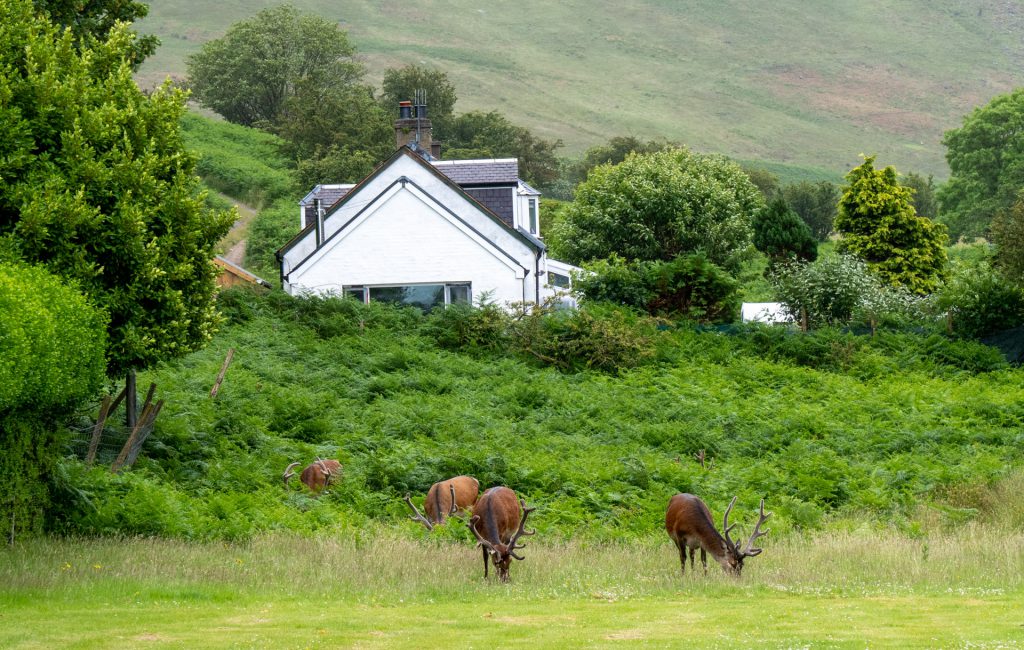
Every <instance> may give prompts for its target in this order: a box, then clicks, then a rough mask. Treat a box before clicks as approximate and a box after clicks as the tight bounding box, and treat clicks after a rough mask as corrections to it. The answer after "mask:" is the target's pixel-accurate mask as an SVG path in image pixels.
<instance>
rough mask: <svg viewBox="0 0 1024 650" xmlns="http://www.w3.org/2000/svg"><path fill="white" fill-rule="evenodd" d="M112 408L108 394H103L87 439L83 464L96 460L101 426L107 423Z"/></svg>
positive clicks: (101, 432) (101, 433)
mask: <svg viewBox="0 0 1024 650" xmlns="http://www.w3.org/2000/svg"><path fill="white" fill-rule="evenodd" d="M112 410H113V409H111V408H110V395H104V396H103V403H102V404H100V415H99V417H98V418H96V426H95V427H93V429H92V440H90V441H89V453H88V454H86V456H85V464H86V465H92V463H93V461H94V460H96V450H97V449H98V448H99V446H100V437H101V436H103V427H104V425H106V423H107V415H108V414H109V413H110V411H112Z"/></svg>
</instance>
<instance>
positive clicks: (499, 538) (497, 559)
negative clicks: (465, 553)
mask: <svg viewBox="0 0 1024 650" xmlns="http://www.w3.org/2000/svg"><path fill="white" fill-rule="evenodd" d="M520 506H522V509H523V516H522V518H521V519H520V517H519V508H520ZM534 510H536V508H527V507H526V501H523V500H520V499H518V498H517V497H516V493H515V492H513V491H512V490H510V489H508V488H507V487H492V488H490V489H489V490H487V491H486V492H484V493H483V496H481V497H480V500H479V501H477V502H476V505H475V506H473V517H472V518H471V519H470V520H469V529H470V530H471V531H473V534H474V535H475V536H476V539H477V543H476V545H477V546H479V547H482V548H483V554H484V577H485V578H486V577H487V559H488V557H490V560H491V562H493V563H494V570H495V571H497V573H498V579H499V580H501V581H502V582H508V567H509V565H510V564H511V563H512V558H515V559H517V560H522V559H523V558H521V557H520V556H518V555H516V551H517V550H518V549H521V548H525V546H526V545H525V544H517V543H516V542H518V541H519V538H520V537H521V536H523V535H533V534H534V533H536V532H537V531H535V530H531V531H527V530H526V529H525V528H524V527H525V526H526V518H527V517H528V516H529V515H530V513H531V512H533V511H534Z"/></svg>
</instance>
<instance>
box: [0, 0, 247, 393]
mask: <svg viewBox="0 0 1024 650" xmlns="http://www.w3.org/2000/svg"><path fill="white" fill-rule="evenodd" d="M133 43H134V40H133V37H132V34H131V32H130V31H129V30H128V29H127V27H126V26H125V25H120V26H118V27H115V28H114V29H113V30H112V31H111V32H110V38H109V40H107V41H103V42H100V41H95V42H93V43H92V44H89V45H86V46H85V47H84V48H83V49H82V50H81V51H79V49H78V48H77V47H76V45H75V42H74V40H73V38H72V36H71V35H70V34H59V33H58V31H57V29H56V28H55V27H53V26H52V25H51V24H50V23H48V22H46V21H45V20H43V19H41V18H39V17H36V16H35V15H34V14H33V11H32V5H31V4H30V3H28V2H26V1H24V0H0V69H3V70H6V71H7V72H6V73H5V74H4V75H2V76H0V177H3V179H4V183H2V184H0V248H6V249H8V250H11V251H14V253H15V254H16V255H17V256H20V257H21V258H22V259H23V260H25V261H28V262H31V263H36V264H41V265H44V266H45V267H46V268H47V269H48V270H50V271H51V272H52V273H54V274H57V275H60V276H63V277H65V278H68V279H72V280H74V281H75V282H77V284H78V286H79V287H80V289H81V290H82V291H83V292H84V293H85V294H86V295H87V296H88V297H89V299H90V300H91V301H92V302H93V303H94V304H95V305H98V306H100V307H102V308H103V309H105V310H106V311H107V312H108V314H109V316H110V322H109V326H108V338H109V347H108V349H107V369H108V372H109V373H110V374H111V375H121V374H122V373H124V372H125V371H126V370H130V369H134V368H144V367H146V366H149V365H151V364H153V363H154V362H156V361H158V360H161V359H167V358H172V357H176V356H180V355H183V354H185V353H187V352H189V351H191V350H194V349H196V348H197V347H200V346H201V345H203V344H204V343H205V342H206V341H207V340H208V338H209V337H210V334H211V331H212V326H213V321H214V307H213V304H212V296H213V291H214V277H215V268H214V266H213V265H212V264H211V259H212V257H213V246H214V244H215V243H216V242H217V241H218V240H219V239H220V238H221V237H222V236H223V235H224V234H225V233H226V232H227V229H228V228H229V227H230V225H231V223H232V221H233V212H211V211H210V210H209V209H207V208H206V207H205V201H204V196H203V194H202V193H201V191H200V190H201V187H200V182H199V179H198V177H197V176H196V175H195V160H194V158H193V157H192V155H190V154H189V153H188V151H187V150H186V149H185V147H184V145H183V143H182V140H181V136H180V133H179V128H180V126H179V122H180V119H181V116H182V114H183V113H184V111H185V99H186V96H185V94H184V93H183V92H181V91H180V90H176V89H174V88H173V87H171V86H170V85H165V86H163V87H161V88H159V89H157V90H156V91H154V92H153V93H152V94H150V95H148V96H147V95H146V94H144V93H142V91H140V90H139V88H138V86H136V84H135V81H134V80H133V79H132V68H131V65H130V57H131V53H132V46H133Z"/></svg>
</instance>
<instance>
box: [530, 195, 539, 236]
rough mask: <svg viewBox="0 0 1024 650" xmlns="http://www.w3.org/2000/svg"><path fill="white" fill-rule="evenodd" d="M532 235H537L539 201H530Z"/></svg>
mask: <svg viewBox="0 0 1024 650" xmlns="http://www.w3.org/2000/svg"><path fill="white" fill-rule="evenodd" d="M530 234H531V235H536V234H537V199H530Z"/></svg>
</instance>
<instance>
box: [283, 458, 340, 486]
mask: <svg viewBox="0 0 1024 650" xmlns="http://www.w3.org/2000/svg"><path fill="white" fill-rule="evenodd" d="M301 464H302V463H291V464H290V465H288V467H286V468H284V475H282V476H281V479H282V480H283V481H284V486H285V487H286V488H287V487H288V481H289V479H291V477H293V476H295V472H293V471H292V468H294V467H298V466H299V465H301ZM339 474H341V463H339V462H338V461H336V460H324V459H322V458H317V459H316V460H314V461H313V462H312V463H310V464H309V465H307V466H306V468H305V469H304V470H302V473H301V474H299V480H300V481H302V484H303V485H305V486H306V487H308V488H309V489H310V490H312V491H313V492H321V491H323V490H324V489H326V488H327V487H329V486H330V485H331V483H332V482H333V481H334V478H335V477H336V476H337V475H339Z"/></svg>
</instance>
